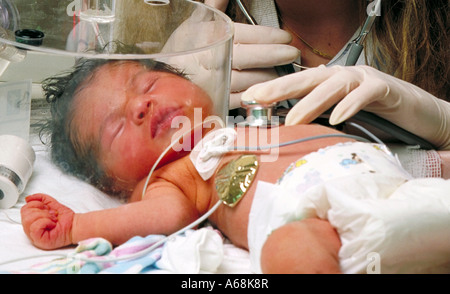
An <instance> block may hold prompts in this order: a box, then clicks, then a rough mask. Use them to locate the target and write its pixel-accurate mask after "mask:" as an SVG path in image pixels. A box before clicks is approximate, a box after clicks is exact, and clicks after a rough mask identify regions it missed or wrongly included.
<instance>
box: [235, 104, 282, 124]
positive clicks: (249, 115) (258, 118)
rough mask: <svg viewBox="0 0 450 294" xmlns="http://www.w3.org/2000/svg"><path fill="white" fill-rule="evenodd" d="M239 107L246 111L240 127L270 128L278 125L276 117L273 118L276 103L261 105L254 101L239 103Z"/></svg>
mask: <svg viewBox="0 0 450 294" xmlns="http://www.w3.org/2000/svg"><path fill="white" fill-rule="evenodd" d="M241 106H242V107H243V108H245V109H246V119H245V121H243V122H241V123H240V125H245V126H250V127H268V128H270V127H273V126H278V125H279V124H280V123H279V119H278V117H276V116H274V113H275V111H276V106H277V103H276V102H273V103H267V104H261V103H258V102H256V101H241Z"/></svg>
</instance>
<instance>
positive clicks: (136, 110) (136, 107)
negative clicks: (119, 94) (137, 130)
mask: <svg viewBox="0 0 450 294" xmlns="http://www.w3.org/2000/svg"><path fill="white" fill-rule="evenodd" d="M151 108H152V102H151V101H150V100H149V99H144V98H136V99H133V100H132V101H131V102H130V108H129V115H130V116H131V119H132V120H133V122H135V123H136V124H141V123H142V122H143V121H144V120H145V119H146V116H147V115H148V114H149V112H150V110H151Z"/></svg>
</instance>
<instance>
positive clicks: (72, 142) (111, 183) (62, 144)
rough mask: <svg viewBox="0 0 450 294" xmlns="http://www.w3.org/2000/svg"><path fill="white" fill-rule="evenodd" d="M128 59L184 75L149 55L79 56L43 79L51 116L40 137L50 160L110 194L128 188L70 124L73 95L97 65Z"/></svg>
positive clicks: (87, 79)
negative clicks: (66, 68)
mask: <svg viewBox="0 0 450 294" xmlns="http://www.w3.org/2000/svg"><path fill="white" fill-rule="evenodd" d="M127 62H134V63H139V64H141V65H142V66H143V67H145V68H147V69H148V70H152V71H162V72H170V73H174V74H177V75H179V76H183V77H184V74H183V73H181V72H180V71H178V70H176V69H174V68H173V67H171V66H169V65H167V64H165V63H161V62H157V61H154V60H149V59H143V60H139V61H135V60H107V59H82V60H79V61H78V62H77V63H76V64H75V66H74V68H73V70H72V71H70V72H68V73H64V74H61V75H59V76H54V77H50V78H48V79H46V80H44V81H43V90H44V96H45V98H46V100H47V102H48V103H50V110H51V117H50V119H49V120H48V121H47V122H46V123H45V125H44V127H43V128H42V130H41V140H42V141H43V142H44V143H45V144H48V145H49V146H50V148H51V158H52V161H53V162H54V163H55V164H56V165H57V166H58V167H59V168H61V169H62V170H63V171H64V172H65V173H68V174H71V175H73V176H76V177H77V178H80V179H82V180H84V181H87V182H89V183H91V184H93V185H94V186H95V187H97V188H99V189H100V190H102V191H104V192H106V193H109V194H111V195H123V194H124V193H127V192H128V191H123V190H122V189H121V188H119V187H118V186H117V185H116V182H115V179H111V178H109V177H108V176H107V175H106V173H105V172H104V171H103V170H102V169H101V167H100V165H99V164H98V162H97V158H98V150H97V148H96V147H94V146H96V144H95V142H80V140H78V135H77V130H78V128H77V127H76V126H74V125H73V124H72V123H73V117H74V113H75V109H74V108H75V107H74V105H75V104H74V100H75V99H74V98H75V97H76V96H77V93H78V92H79V91H80V90H81V88H83V87H85V86H89V84H90V83H91V82H92V81H93V80H95V77H96V73H97V71H98V69H99V68H100V67H102V66H103V65H106V64H110V65H112V66H116V65H121V64H124V63H127ZM92 99H95V97H92ZM46 139H47V140H49V141H47V140H46ZM123 196H126V195H123Z"/></svg>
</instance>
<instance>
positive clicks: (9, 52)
mask: <svg viewBox="0 0 450 294" xmlns="http://www.w3.org/2000/svg"><path fill="white" fill-rule="evenodd" d="M232 37H233V25H232V22H231V20H230V19H229V18H228V17H227V16H226V15H225V14H223V13H222V12H220V11H218V10H215V9H213V8H210V7H208V6H206V5H204V4H202V3H199V2H194V1H188V0H170V1H169V0H166V1H148V0H62V1H51V0H43V1H36V0H0V135H12V136H16V137H19V138H21V139H24V140H25V141H28V142H29V143H30V144H31V145H33V144H35V143H36V142H38V143H40V141H36V139H39V138H38V137H39V136H38V135H39V130H40V127H41V124H42V121H44V120H45V119H46V118H47V116H48V115H49V113H50V110H49V109H50V108H49V106H48V104H47V102H46V101H45V97H44V95H43V94H44V93H43V90H42V83H43V81H45V80H46V79H49V78H52V77H55V76H59V75H62V74H67V73H69V72H72V71H73V68H74V66H75V65H76V64H78V63H79V62H80V61H82V60H99V61H101V62H103V61H113V60H136V61H142V62H143V63H145V62H146V61H148V60H152V61H157V62H160V63H163V64H167V65H169V66H170V67H172V68H174V69H176V70H177V71H179V72H182V73H183V74H184V75H185V77H187V78H188V79H189V80H190V81H192V82H193V83H194V84H196V85H197V86H199V87H200V88H201V89H202V90H203V91H205V92H206V93H207V94H208V95H209V96H210V97H211V99H212V102H213V103H212V104H213V114H214V115H217V116H218V117H220V118H222V119H223V120H225V119H226V116H227V114H228V96H229V92H230V90H229V84H230V72H231V50H232ZM8 150H9V149H8ZM0 152H7V150H6V149H4V150H0ZM11 156H15V154H11Z"/></svg>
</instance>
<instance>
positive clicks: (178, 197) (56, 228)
mask: <svg viewBox="0 0 450 294" xmlns="http://www.w3.org/2000/svg"><path fill="white" fill-rule="evenodd" d="M27 202H28V203H27V204H26V205H25V206H24V207H23V208H22V211H21V213H22V225H23V227H24V231H25V233H26V234H27V236H28V237H29V238H30V240H31V241H32V242H33V244H34V245H35V246H37V247H39V248H42V249H55V248H58V247H63V246H67V245H71V244H76V243H78V242H79V241H82V240H85V239H88V238H93V237H102V238H104V239H106V240H108V241H110V242H111V243H113V244H122V243H124V242H126V241H128V240H129V239H130V238H131V237H133V236H137V235H138V236H146V235H149V234H164V235H168V234H171V233H174V232H175V231H177V230H179V229H181V228H182V227H184V226H186V225H188V224H190V223H191V222H192V221H194V220H195V219H197V217H198V212H197V210H196V208H195V206H194V204H193V203H192V202H191V201H189V199H188V198H187V197H185V196H184V194H183V192H182V191H181V190H180V189H178V188H177V187H176V186H175V185H173V184H171V183H167V182H159V183H155V184H152V185H151V186H149V189H148V190H147V194H146V196H145V197H144V199H143V200H142V201H139V202H133V203H129V204H125V205H122V206H120V207H117V208H112V209H106V210H100V211H93V212H88V213H81V214H78V213H77V214H75V213H74V212H73V211H72V210H70V209H69V208H67V207H65V206H63V205H62V204H60V203H58V202H57V201H56V200H55V199H53V198H51V197H49V196H46V195H40V196H30V197H29V198H27Z"/></svg>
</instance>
